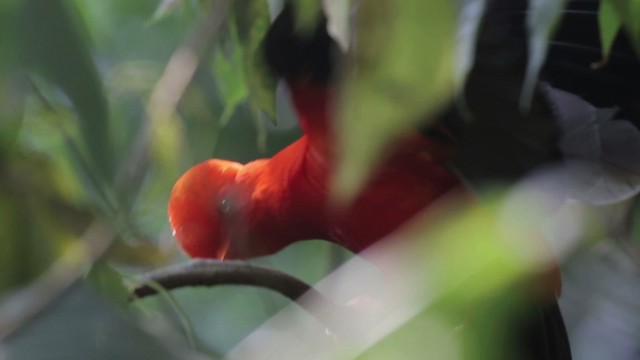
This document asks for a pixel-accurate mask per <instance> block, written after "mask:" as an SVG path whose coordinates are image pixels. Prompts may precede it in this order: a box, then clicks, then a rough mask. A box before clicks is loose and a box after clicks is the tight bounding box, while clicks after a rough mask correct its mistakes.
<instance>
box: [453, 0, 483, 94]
mask: <svg viewBox="0 0 640 360" xmlns="http://www.w3.org/2000/svg"><path fill="white" fill-rule="evenodd" d="M486 6H487V0H463V1H462V5H461V9H460V14H459V16H458V32H457V36H456V44H457V45H458V46H457V48H456V72H455V88H456V89H461V88H462V87H463V86H464V82H465V80H466V79H467V76H468V75H469V72H470V71H471V68H472V67H473V64H474V61H475V52H476V40H477V37H478V31H479V29H480V23H481V21H482V18H483V15H484V12H485V8H486Z"/></svg>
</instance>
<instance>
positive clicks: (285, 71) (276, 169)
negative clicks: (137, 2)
mask: <svg viewBox="0 0 640 360" xmlns="http://www.w3.org/2000/svg"><path fill="white" fill-rule="evenodd" d="M293 15H294V14H293V10H292V7H291V6H287V7H285V10H284V11H283V13H282V14H281V15H280V16H279V17H278V18H277V19H276V21H275V22H274V23H273V24H272V26H271V28H270V30H269V32H268V34H267V36H266V39H265V42H264V44H265V45H264V53H265V57H266V60H267V63H268V64H269V65H271V67H272V68H273V69H274V70H275V71H276V72H277V73H278V75H281V76H283V77H284V78H285V79H286V80H287V83H288V85H289V88H290V90H291V93H292V98H293V104H294V106H295V109H296V111H297V113H298V118H299V121H300V124H301V127H302V130H303V133H304V135H303V136H302V138H300V139H299V140H297V141H296V142H294V143H293V144H291V145H289V146H287V147H286V148H284V149H283V150H281V151H280V152H279V153H277V154H276V155H275V156H273V157H272V158H270V159H261V160H256V161H253V162H250V163H248V164H246V165H242V164H239V163H236V162H230V161H226V160H219V159H213V160H208V161H205V162H203V163H201V164H198V165H196V166H195V167H193V168H192V169H190V170H189V171H188V172H187V173H186V174H184V175H183V176H182V177H181V178H180V179H179V180H178V182H177V183H176V185H175V187H174V189H173V192H172V194H171V199H170V202H169V218H170V222H171V225H172V228H173V230H174V232H175V237H176V239H177V240H178V241H179V242H180V244H181V246H182V248H183V249H184V250H185V251H186V252H187V253H188V254H189V255H190V256H192V257H198V258H217V259H231V258H234V259H235V258H248V257H255V256H261V255H267V254H271V253H274V252H277V251H278V250H280V249H282V248H284V247H285V246H287V245H290V244H291V243H294V242H296V241H301V240H307V239H326V240H329V241H332V242H335V243H337V244H340V245H342V246H344V247H346V248H348V249H349V250H351V251H354V252H359V251H361V250H363V249H365V248H366V247H368V246H370V245H371V244H373V243H375V242H376V241H378V240H380V239H381V238H383V237H385V236H386V235H388V234H389V233H391V232H392V231H394V230H395V229H397V228H398V227H399V226H401V225H402V224H403V223H405V222H407V221H409V220H410V219H411V218H412V217H413V216H414V215H416V214H417V213H418V212H420V211H421V210H422V209H424V208H425V207H427V206H428V205H429V204H431V203H432V202H433V201H435V200H437V199H438V198H440V197H441V196H442V195H443V194H445V193H447V192H448V191H449V190H451V189H452V188H454V187H456V186H457V185H458V184H459V180H458V179H457V178H456V177H455V176H454V175H453V174H451V173H450V172H449V171H447V169H446V168H445V165H444V164H445V160H446V158H447V157H449V156H450V153H451V149H450V148H448V146H446V145H444V144H443V143H442V142H440V141H437V140H432V139H430V138H428V137H425V136H422V135H421V134H419V133H417V132H416V133H414V134H411V135H408V136H407V137H406V138H405V139H403V140H402V142H401V144H399V145H398V146H397V147H396V148H395V149H392V150H391V156H390V157H389V158H388V159H387V160H386V161H384V162H383V163H382V164H381V165H380V166H379V167H378V169H377V172H376V174H375V175H374V176H373V179H372V180H371V181H370V183H369V184H368V186H367V187H366V188H365V189H364V191H363V192H362V193H361V194H360V196H359V197H358V198H357V199H356V200H355V202H354V203H353V204H352V205H351V206H350V207H349V208H348V209H345V210H343V211H335V209H331V208H330V206H329V203H328V182H329V178H330V174H331V173H332V169H333V158H334V155H335V154H333V153H332V150H333V146H332V133H331V121H332V119H331V116H332V114H333V106H332V105H333V98H332V94H334V93H335V91H333V89H332V85H331V82H330V78H331V76H332V75H333V74H332V70H333V63H334V62H335V60H336V59H334V56H337V55H338V51H337V49H336V46H335V44H334V42H333V41H332V39H331V38H330V37H329V35H328V34H327V33H326V30H325V26H326V25H325V23H324V22H320V23H319V24H318V28H317V29H316V31H315V32H314V33H313V35H312V36H311V37H310V38H302V37H298V35H297V34H296V32H295V30H294V17H293Z"/></svg>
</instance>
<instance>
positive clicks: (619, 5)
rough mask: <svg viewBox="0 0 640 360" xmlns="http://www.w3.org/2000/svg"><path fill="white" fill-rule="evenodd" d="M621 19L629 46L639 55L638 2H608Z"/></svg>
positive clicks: (611, 0)
mask: <svg viewBox="0 0 640 360" xmlns="http://www.w3.org/2000/svg"><path fill="white" fill-rule="evenodd" d="M609 3H610V4H611V5H613V6H614V7H615V9H616V11H617V12H618V16H619V17H620V19H622V24H623V25H624V27H625V30H626V31H627V33H628V34H629V38H630V39H631V44H632V45H633V47H634V48H635V49H636V52H637V53H638V54H640V0H609Z"/></svg>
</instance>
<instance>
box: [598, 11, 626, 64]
mask: <svg viewBox="0 0 640 360" xmlns="http://www.w3.org/2000/svg"><path fill="white" fill-rule="evenodd" d="M611 1H612V0H602V1H601V2H600V9H599V10H598V24H599V26H600V44H601V46H602V59H603V60H602V62H603V63H604V62H606V59H608V58H609V54H610V53H611V48H612V47H613V41H614V40H615V39H616V35H618V32H619V31H620V27H621V26H622V21H621V20H620V17H619V16H618V13H617V12H616V9H615V6H614V5H613V4H612V3H611Z"/></svg>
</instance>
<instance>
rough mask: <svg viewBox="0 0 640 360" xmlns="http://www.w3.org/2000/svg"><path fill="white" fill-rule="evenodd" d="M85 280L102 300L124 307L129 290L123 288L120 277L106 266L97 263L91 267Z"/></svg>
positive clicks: (100, 262) (102, 263)
mask: <svg viewBox="0 0 640 360" xmlns="http://www.w3.org/2000/svg"><path fill="white" fill-rule="evenodd" d="M85 280H86V281H87V283H88V284H89V285H91V287H92V288H93V289H94V291H96V293H98V294H100V295H101V296H102V297H103V298H104V299H109V300H112V301H113V303H115V304H117V305H122V306H124V305H125V304H127V302H128V299H129V290H128V289H127V288H126V287H125V286H124V282H123V278H122V275H120V273H119V272H117V271H116V270H115V269H114V268H112V267H111V266H109V265H108V264H106V263H104V262H102V261H99V262H96V263H94V264H92V265H91V268H90V269H89V271H88V272H87V274H86V275H85Z"/></svg>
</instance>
